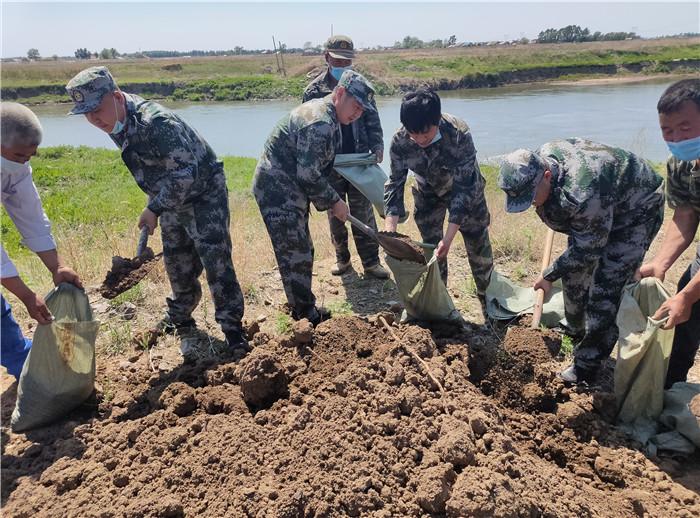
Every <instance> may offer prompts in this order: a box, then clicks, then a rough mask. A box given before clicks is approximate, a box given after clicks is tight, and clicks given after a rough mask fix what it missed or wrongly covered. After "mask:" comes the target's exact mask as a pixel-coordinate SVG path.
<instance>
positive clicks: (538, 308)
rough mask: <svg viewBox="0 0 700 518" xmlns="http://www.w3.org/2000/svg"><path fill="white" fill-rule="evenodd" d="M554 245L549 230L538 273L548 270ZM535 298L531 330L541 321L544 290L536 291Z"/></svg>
mask: <svg viewBox="0 0 700 518" xmlns="http://www.w3.org/2000/svg"><path fill="white" fill-rule="evenodd" d="M553 243H554V230H552V229H551V228H550V229H548V230H547V238H546V239H545V242H544V253H543V254H542V267H541V269H540V273H544V271H545V270H546V269H547V268H549V262H550V260H551V258H552V244H553ZM536 296H537V298H536V299H535V310H534V311H533V313H532V324H531V325H530V327H531V328H532V329H537V328H538V327H540V320H542V309H543V308H544V290H537V295H536Z"/></svg>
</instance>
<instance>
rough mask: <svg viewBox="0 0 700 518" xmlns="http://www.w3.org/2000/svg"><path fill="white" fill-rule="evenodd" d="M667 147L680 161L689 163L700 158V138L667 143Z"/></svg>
mask: <svg viewBox="0 0 700 518" xmlns="http://www.w3.org/2000/svg"><path fill="white" fill-rule="evenodd" d="M666 145H667V146H668V149H669V150H670V151H671V153H673V156H675V157H676V158H677V159H678V160H685V161H686V162H688V161H690V160H695V159H696V158H700V136H698V137H695V138H689V139H688V140H681V141H680V142H666Z"/></svg>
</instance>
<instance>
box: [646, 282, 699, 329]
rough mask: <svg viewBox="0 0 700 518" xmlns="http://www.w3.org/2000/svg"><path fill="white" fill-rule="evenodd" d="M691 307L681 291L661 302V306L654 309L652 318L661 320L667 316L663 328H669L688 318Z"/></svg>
mask: <svg viewBox="0 0 700 518" xmlns="http://www.w3.org/2000/svg"><path fill="white" fill-rule="evenodd" d="M692 309H693V304H692V303H691V302H690V300H688V297H687V295H686V294H685V293H683V292H682V291H681V292H680V293H676V294H675V295H674V296H673V297H671V298H670V299H668V300H667V301H666V302H664V303H663V304H661V307H659V309H657V310H656V313H654V316H653V317H651V318H652V319H653V320H661V319H662V318H664V317H665V316H668V320H667V321H666V323H665V324H664V327H663V328H664V329H671V328H673V327H675V326H677V325H678V324H682V323H683V322H687V321H688V319H689V318H690V312H691V310H692Z"/></svg>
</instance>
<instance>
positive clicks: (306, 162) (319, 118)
mask: <svg viewBox="0 0 700 518" xmlns="http://www.w3.org/2000/svg"><path fill="white" fill-rule="evenodd" d="M339 143H340V124H339V123H338V119H337V116H336V112H335V106H334V105H333V101H332V100H331V98H330V97H324V98H323V99H314V100H312V101H309V102H307V103H304V104H302V105H300V106H298V107H296V108H295V109H294V110H292V112H291V113H290V114H289V115H287V116H285V117H283V118H282V120H280V121H279V122H278V123H277V126H275V129H273V130H272V134H271V135H270V136H269V138H268V139H267V142H266V143H265V150H264V151H263V154H262V156H261V157H260V160H259V162H258V166H257V168H256V170H255V178H254V179H253V191H254V192H255V193H256V196H257V195H258V194H262V195H263V196H262V199H265V200H268V201H267V202H266V203H268V204H273V205H279V206H281V205H285V204H288V203H291V204H292V205H295V206H297V207H300V208H302V207H305V206H308V200H311V202H313V204H314V206H315V207H316V208H317V209H318V210H327V209H329V208H330V207H331V205H333V204H334V203H335V202H337V201H338V200H339V199H340V197H339V196H338V193H336V192H335V190H334V189H333V187H331V185H330V183H329V182H328V177H329V175H330V173H331V170H332V168H333V162H334V161H335V155H336V150H337V149H338V144H339ZM259 199H261V198H260V197H259Z"/></svg>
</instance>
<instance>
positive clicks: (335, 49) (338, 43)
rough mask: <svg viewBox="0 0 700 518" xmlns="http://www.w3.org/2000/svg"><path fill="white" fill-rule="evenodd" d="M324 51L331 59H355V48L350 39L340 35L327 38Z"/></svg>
mask: <svg viewBox="0 0 700 518" xmlns="http://www.w3.org/2000/svg"><path fill="white" fill-rule="evenodd" d="M326 50H327V51H328V54H330V56H331V57H332V58H336V59H353V58H354V57H355V46H354V45H353V43H352V39H351V38H350V37H349V36H343V35H342V34H338V35H336V36H331V37H330V38H328V41H327V42H326Z"/></svg>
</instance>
